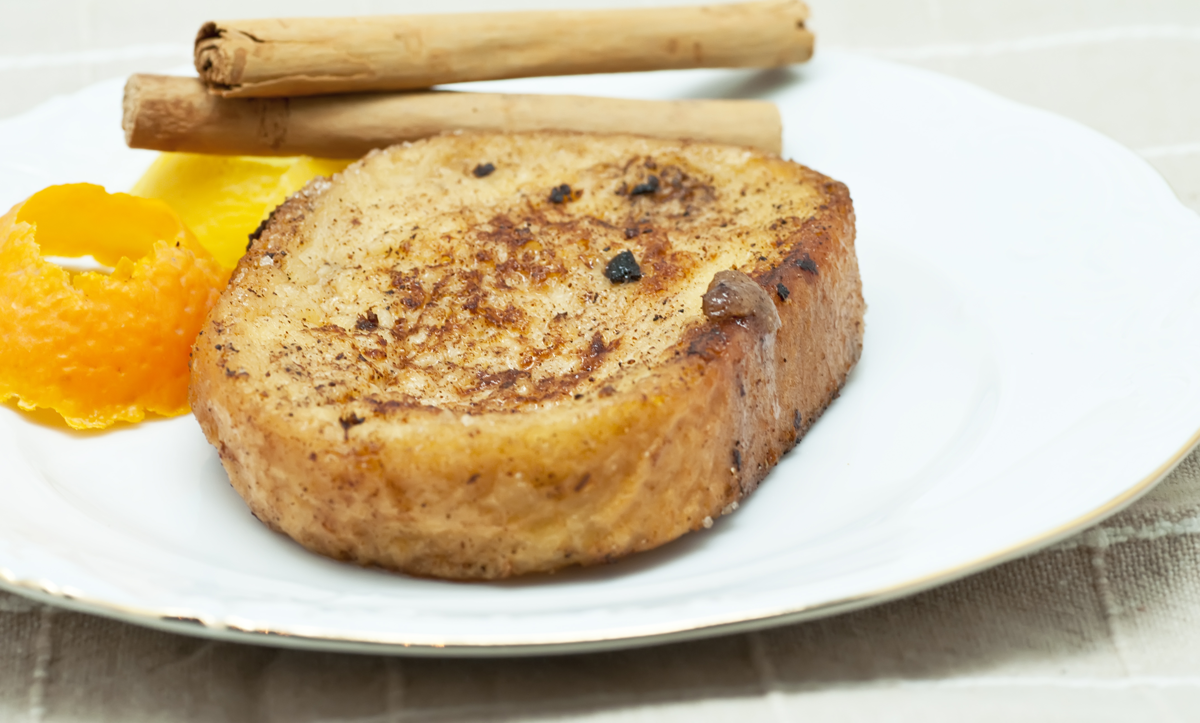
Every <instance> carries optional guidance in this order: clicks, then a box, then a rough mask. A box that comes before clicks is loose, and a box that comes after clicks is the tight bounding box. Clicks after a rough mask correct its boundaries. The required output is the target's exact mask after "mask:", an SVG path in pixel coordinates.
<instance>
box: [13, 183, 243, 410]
mask: <svg viewBox="0 0 1200 723" xmlns="http://www.w3.org/2000/svg"><path fill="white" fill-rule="evenodd" d="M43 255H48V256H64V257H79V256H87V255H90V256H92V257H93V258H94V259H96V261H98V262H100V263H101V264H105V265H108V266H111V267H113V271H112V273H111V274H104V273H99V272H96V271H87V272H82V273H72V272H70V271H68V270H66V269H64V268H62V267H60V266H58V265H56V264H53V263H51V262H50V261H47V260H46V259H45V258H43ZM228 276H229V272H228V270H227V269H225V268H223V267H221V265H220V264H218V263H217V262H216V260H214V259H213V258H212V256H211V255H210V254H209V253H208V252H207V251H205V250H204V248H203V247H202V246H201V245H200V244H199V243H198V242H197V240H196V238H195V237H194V236H193V235H192V234H191V232H190V231H188V229H187V227H185V226H184V225H183V223H182V222H181V221H180V219H179V217H178V216H177V215H176V214H175V213H174V212H173V211H172V210H171V209H170V207H168V206H167V205H166V204H164V203H163V202H161V201H156V200H151V199H145V198H136V197H134V196H129V195H126V194H123V193H116V194H108V193H106V192H105V191H104V189H103V188H101V187H100V186H94V185H92V184H87V183H76V184H70V185H64V186H50V187H49V188H46V189H44V190H42V191H39V192H38V193H36V194H34V195H33V196H31V197H30V198H29V199H28V200H26V201H25V202H24V203H21V204H17V205H16V206H14V207H13V209H12V210H11V211H9V212H8V213H7V214H5V215H4V216H3V217H0V309H3V310H4V313H2V314H0V339H2V340H3V344H0V401H7V400H8V399H10V398H12V397H16V398H17V404H18V405H19V406H20V407H21V408H23V409H27V410H32V409H34V408H36V407H46V408H50V409H54V410H56V411H57V412H58V413H59V414H61V415H62V416H63V418H64V419H65V420H66V422H67V424H69V425H70V426H72V427H74V428H76V429H84V428H99V427H106V426H109V425H111V424H113V423H114V422H117V421H128V422H137V421H140V420H142V419H143V418H144V417H145V413H146V412H154V413H157V414H162V415H166V416H171V415H177V414H183V413H185V412H187V411H188V399H187V390H188V358H189V356H190V354H191V348H192V341H193V340H194V339H195V338H196V334H197V332H198V331H199V330H200V326H201V324H202V323H203V321H204V317H205V315H206V314H207V313H208V310H209V309H210V308H211V307H212V305H213V304H214V303H216V301H217V297H218V296H219V295H220V293H221V289H222V288H224V286H225V282H226V280H227V278H228Z"/></svg>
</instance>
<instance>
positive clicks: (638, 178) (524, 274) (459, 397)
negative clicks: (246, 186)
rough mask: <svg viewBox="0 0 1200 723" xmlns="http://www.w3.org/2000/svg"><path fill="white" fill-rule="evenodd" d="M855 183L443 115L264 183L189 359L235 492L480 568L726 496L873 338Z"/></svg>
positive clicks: (490, 569) (385, 563)
mask: <svg viewBox="0 0 1200 723" xmlns="http://www.w3.org/2000/svg"><path fill="white" fill-rule="evenodd" d="M863 311H864V303H863V298H862V293H861V288H860V281H859V274H858V265H857V261H856V257H855V253H854V213H853V209H852V206H851V201H850V196H849V193H848V191H847V189H846V187H845V186H844V185H842V184H841V183H838V182H836V181H833V180H831V179H829V178H827V177H825V176H822V175H820V174H819V173H817V172H815V171H812V170H810V169H807V168H805V167H803V166H801V165H799V164H796V163H792V162H788V161H783V160H781V159H779V158H777V157H774V156H771V155H767V154H763V153H759V152H756V151H751V150H747V149H745V148H740V147H732V146H720V145H712V144H703V143H690V142H679V141H663V140H653V139H648V138H642V137H636V136H594V135H584V134H571V133H558V132H537V133H527V134H457V135H445V136H440V137H436V138H432V139H429V140H426V141H421V142H418V143H413V144H405V145H403V146H394V147H392V148H389V149H387V150H384V151H377V152H373V153H372V154H370V155H368V156H367V157H365V158H364V159H362V160H361V161H359V162H358V163H356V164H354V165H352V166H350V167H349V168H347V169H346V170H345V171H344V172H342V173H341V174H339V175H338V176H335V177H334V179H333V180H332V182H331V181H327V180H324V179H318V180H316V181H314V182H312V183H310V184H309V186H308V187H306V188H305V189H304V190H303V191H301V192H299V193H297V194H296V195H294V196H293V197H292V198H291V199H289V200H288V201H287V202H286V203H284V204H283V205H282V206H280V207H279V208H278V209H276V211H275V212H274V214H272V216H271V218H270V219H269V221H268V222H267V223H265V225H264V227H263V228H262V229H261V231H260V233H259V234H258V235H257V237H256V238H254V239H253V240H252V243H251V246H250V248H249V250H248V252H247V254H246V256H245V257H244V258H243V259H242V260H241V262H240V264H239V266H238V268H237V270H236V271H235V272H234V274H233V280H232V281H231V283H230V285H229V287H228V288H227V289H226V291H225V293H224V294H223V295H222V297H221V299H220V301H219V302H218V304H217V306H216V307H215V308H214V309H213V311H212V313H211V314H210V317H209V319H208V321H207V324H206V327H205V331H204V332H202V334H201V336H200V337H198V339H197V342H196V345H195V348H194V352H193V370H192V387H191V401H192V408H193V410H194V412H195V414H196V417H197V418H198V419H199V421H200V424H201V426H202V427H203V429H204V432H205V434H206V435H207V437H208V439H209V440H210V441H211V442H212V443H213V444H214V445H215V446H216V447H217V449H218V451H219V453H220V456H221V460H222V462H223V463H224V465H225V469H226V470H227V472H228V473H229V478H230V481H231V482H232V484H233V486H234V487H235V488H236V489H237V491H238V492H239V493H240V494H241V495H242V497H243V498H244V499H245V500H246V502H247V504H248V505H249V506H250V508H251V510H252V511H253V512H254V514H255V515H256V516H257V517H258V518H259V519H260V520H262V521H263V522H265V523H266V524H267V525H269V526H270V527H272V528H274V529H276V530H280V531H282V532H284V533H286V534H288V535H290V536H291V537H293V538H294V539H296V540H297V541H299V542H300V543H301V544H303V545H304V546H306V547H308V548H310V549H312V550H315V551H317V552H319V553H321V554H324V555H328V556H330V557H334V558H337V559H341V560H348V561H353V562H356V563H359V564H362V565H376V566H380V567H384V568H388V569H392V570H399V571H403V572H407V573H410V574H415V575H421V576H435V577H444V578H454V579H494V578H502V577H507V576H510V575H518V574H524V573H530V572H538V571H552V570H555V569H558V568H561V567H564V566H569V565H574V564H581V565H590V564H595V563H599V562H605V561H611V560H614V559H616V558H619V557H621V556H623V555H626V554H629V553H632V552H635V551H639V550H646V549H650V548H653V547H656V546H658V545H661V544H663V543H665V542H668V541H670V540H673V539H675V538H677V537H679V536H680V535H682V534H684V533H686V532H688V531H691V530H697V529H700V528H702V527H708V526H711V525H712V524H713V520H714V518H717V517H719V516H720V515H721V514H724V513H728V512H730V511H732V510H733V509H736V507H737V504H736V503H737V502H738V501H739V500H741V499H742V498H744V497H745V496H746V495H748V494H749V493H750V492H752V491H753V490H754V489H755V488H756V487H757V485H758V483H759V482H760V481H761V480H762V479H763V478H764V477H765V476H766V474H767V472H768V471H769V470H770V469H771V467H772V466H773V465H774V464H775V463H776V462H777V461H778V460H779V458H780V456H781V455H782V454H783V453H784V452H786V451H787V450H788V449H790V448H791V447H792V446H793V445H794V444H795V443H796V442H797V441H798V440H799V439H800V437H801V436H802V435H803V434H804V432H805V431H806V430H807V429H808V427H809V425H811V424H812V422H813V421H814V420H815V419H816V417H817V416H819V415H820V414H821V412H822V411H823V410H824V409H825V407H826V406H827V405H828V404H829V403H830V402H831V401H832V400H833V399H834V397H835V396H836V395H837V394H838V391H839V389H840V387H841V385H842V384H843V383H844V381H845V379H846V376H847V374H848V373H849V371H850V369H851V368H852V367H853V366H854V364H855V362H856V361H857V360H858V357H859V354H860V351H861V347H862V334H863Z"/></svg>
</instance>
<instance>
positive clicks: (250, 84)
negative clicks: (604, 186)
mask: <svg viewBox="0 0 1200 723" xmlns="http://www.w3.org/2000/svg"><path fill="white" fill-rule="evenodd" d="M807 17H808V8H807V7H806V6H805V5H804V3H803V2H800V0H769V1H767V2H749V3H740V4H734V5H715V6H708V7H675V8H652V9H624V10H590V11H555V12H514V13H475V14H460V15H391V16H375V17H351V18H291V19H273V20H230V21H220V22H209V23H205V25H204V26H203V27H202V28H201V29H200V32H199V34H198V35H197V36H196V57H195V62H196V70H197V71H199V73H200V77H201V78H203V79H204V81H205V82H206V83H207V84H208V85H209V87H210V88H211V89H212V91H213V92H214V93H217V94H219V95H222V96H225V97H229V98H251V97H260V98H261V97H280V96H297V95H317V94H323V93H349V92H359V91H371V90H411V89H415V88H428V87H430V86H433V85H439V84H442V83H457V82H463V81H471V80H494V79H497V78H518V77H526V76H537V75H579V74H585V73H615V72H625V71H636V70H660V69H665V68H717V67H730V68H751V67H777V66H781V65H786V64H789V63H798V62H802V61H805V60H808V59H809V58H810V57H811V56H812V50H813V36H812V33H810V32H809V31H808V30H807V29H805V27H804V21H805V20H806V19H807Z"/></svg>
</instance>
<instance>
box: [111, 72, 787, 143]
mask: <svg viewBox="0 0 1200 723" xmlns="http://www.w3.org/2000/svg"><path fill="white" fill-rule="evenodd" d="M121 125H122V127H123V128H124V129H125V142H126V143H127V144H128V145H129V147H131V148H148V149H151V150H157V151H189V152H192V153H213V154H226V155H256V156H294V155H309V156H318V157H323V158H355V157H357V156H361V155H363V154H364V153H366V152H367V151H369V150H371V149H373V148H383V147H386V146H390V145H393V144H395V143H400V142H403V141H411V140H416V139H418V138H426V137H428V136H432V135H436V134H438V133H441V132H444V131H449V130H477V131H532V130H547V129H557V130H572V131H583V132H591V133H633V134H637V135H644V136H653V137H656V138H690V139H693V140H700V141H711V142H715V143H728V144H731V145H741V146H750V147H752V148H758V149H761V150H765V151H768V152H770V153H779V151H780V148H781V134H782V125H781V122H780V118H779V110H778V109H777V108H776V107H775V105H774V104H772V103H767V102H765V101H757V100H671V101H658V100H621V99H616V98H591V97H584V96H563V95H503V94H495V93H455V92H444V91H425V92H417V93H359V94H347V95H329V96H314V97H306V98H231V99H226V98H218V97H214V96H213V95H211V94H210V93H208V92H207V90H206V89H205V87H204V84H203V83H202V82H200V81H199V80H198V79H196V78H182V77H173V76H161V75H134V76H131V77H130V79H129V82H128V83H126V85H125V103H124V117H123V119H122V123H121Z"/></svg>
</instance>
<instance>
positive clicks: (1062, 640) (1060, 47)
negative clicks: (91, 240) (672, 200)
mask: <svg viewBox="0 0 1200 723" xmlns="http://www.w3.org/2000/svg"><path fill="white" fill-rule="evenodd" d="M646 4H649V3H646ZM578 5H579V6H584V4H582V3H580V4H578ZM591 5H593V6H594V5H596V3H592V4H591ZM523 6H526V7H563V6H564V4H563V3H561V2H558V3H549V2H545V3H526V4H524V5H523ZM2 7H3V9H4V10H5V12H6V16H7V21H6V22H5V23H4V24H3V25H2V26H0V38H2V39H3V42H2V43H0V83H3V86H2V87H3V88H4V90H5V91H6V92H5V93H3V94H2V97H0V113H7V114H12V113H16V112H19V111H20V110H23V109H26V108H29V107H31V106H32V105H35V104H36V103H38V102H40V101H42V100H44V99H45V98H47V97H49V96H50V95H53V94H54V93H60V92H66V91H69V90H74V89H76V88H78V87H82V86H83V85H86V84H88V83H90V82H93V81H95V80H98V79H102V78H106V77H115V76H121V75H124V74H126V73H128V72H133V71H153V70H156V69H163V68H168V67H175V66H178V65H181V64H183V63H186V62H187V60H188V57H189V55H190V53H189V48H190V39H191V36H192V34H193V33H194V31H195V28H196V27H197V26H198V24H199V22H200V21H201V20H203V19H206V18H207V17H209V16H217V17H220V16H231V17H232V16H245V15H273V14H281V13H287V14H298V13H302V12H311V13H319V12H322V11H324V12H331V11H332V12H339V13H347V12H356V13H357V12H375V11H400V10H410V9H412V8H414V7H415V8H417V9H423V10H426V11H428V10H432V9H434V8H433V7H431V5H430V4H415V3H387V4H385V3H378V2H376V3H367V2H360V3H341V4H338V5H336V6H331V5H330V4H326V3H286V4H285V3H265V2H264V3H254V2H241V3H209V4H206V5H205V6H203V7H198V6H195V5H184V4H182V3H172V4H166V3H149V2H143V3H136V2H112V3H98V2H82V1H81V2H41V3H36V4H35V3H14V2H8V3H4V4H3V6H2ZM481 7H486V8H489V9H491V8H499V7H515V4H514V3H504V4H501V3H482V2H476V3H461V2H458V3H452V2H446V3H439V4H437V6H436V9H437V10H457V9H477V8H481ZM810 25H811V27H813V28H814V29H815V30H816V32H817V33H818V52H820V51H821V48H822V47H826V46H829V47H840V48H850V49H858V50H860V51H867V52H870V53H871V54H874V55H877V56H879V57H884V58H891V59H895V60H899V61H901V62H907V63H913V64H917V65H921V66H924V67H928V68H931V69H934V70H938V71H941V72H945V73H949V74H952V75H956V76H958V77H961V78H964V79H967V80H970V81H972V82H975V83H978V84H980V85H982V86H984V87H988V88H990V89H992V90H995V91H997V92H999V93H1001V94H1003V95H1006V96H1008V97H1010V98H1014V99H1016V100H1019V101H1022V102H1026V103H1029V104H1032V105H1035V106H1039V107H1042V108H1046V109H1049V110H1052V111H1054V112H1057V113H1061V114H1063V115H1066V116H1068V117H1072V118H1075V119H1076V120H1079V121H1081V122H1083V123H1085V124H1087V125H1090V126H1092V127H1093V128H1096V129H1098V130H1100V131H1102V132H1104V133H1106V134H1108V135H1109V136H1111V137H1113V138H1115V139H1116V140H1118V141H1120V142H1121V143H1123V144H1125V145H1127V146H1129V147H1131V148H1133V149H1134V150H1136V151H1138V152H1139V153H1140V154H1141V155H1142V156H1143V157H1145V158H1147V159H1148V160H1149V161H1150V162H1151V163H1153V164H1154V165H1155V167H1156V168H1157V169H1159V171H1160V172H1162V173H1163V175H1164V176H1165V177H1166V178H1167V180H1168V181H1169V182H1170V183H1171V184H1172V185H1173V187H1174V188H1175V190H1176V192H1177V193H1178V194H1179V195H1180V197H1181V198H1182V199H1183V200H1184V201H1185V203H1187V204H1188V205H1189V206H1190V207H1191V208H1193V209H1200V4H1198V3H1195V2H1183V1H1181V0H1177V1H1176V2H1133V1H1132V0H1130V1H1127V2H1087V1H1086V0H1058V1H1056V2H1035V1H1034V0H1027V1H1025V2H1021V1H1002V0H977V1H974V2H938V1H937V0H899V1H897V2H887V1H885V0H857V1H855V2H827V3H815V4H814V7H813V20H812V22H811V23H810ZM114 113H115V109H114ZM1133 243H1134V242H1132V241H1131V249H1132V251H1131V253H1134V254H1135V253H1136V246H1135V245H1133ZM1197 532H1200V465H1197V463H1196V459H1195V457H1193V458H1191V459H1189V460H1188V461H1187V462H1186V463H1185V465H1184V466H1183V467H1181V469H1180V471H1179V472H1177V473H1176V474H1175V475H1174V476H1173V477H1172V479H1171V480H1169V481H1168V483H1167V484H1166V485H1164V486H1163V487H1161V488H1160V489H1159V490H1157V491H1156V492H1155V493H1153V494H1152V495H1151V496H1150V497H1149V498H1147V499H1146V500H1144V501H1143V502H1141V503H1139V504H1138V505H1137V506H1136V507H1135V508H1134V509H1132V510H1130V511H1129V512H1127V513H1125V514H1124V515H1122V516H1121V517H1120V518H1119V519H1117V520H1114V521H1113V522H1111V523H1109V524H1106V525H1104V526H1103V527H1101V528H1098V529H1096V530H1094V531H1092V532H1089V533H1085V534H1083V535H1081V536H1079V537H1078V538H1075V539H1074V540H1072V541H1070V542H1068V543H1065V544H1064V545H1061V546H1059V547H1058V548H1056V549H1054V550H1051V551H1048V552H1045V553H1042V554H1039V555H1036V556H1034V557H1032V558H1029V559H1027V560H1022V561H1018V562H1015V563H1011V564H1009V565H1005V566H1003V567H1002V568H1000V569H998V570H995V571H992V572H989V573H985V574H983V575H979V576H976V577H974V578H971V579H969V580H966V581H964V582H961V583H957V584H955V585H952V586H949V587H947V588H943V589H941V590H937V591H934V592H931V593H927V594H924V595H921V596H918V597H916V598H912V599H910V600H906V601H901V602H898V603H893V604H889V605H886V606H883V607H882V608H877V609H874V610H870V611H865V612H862V613H854V614H851V615H846V616H842V617H839V618H835V619H833V620H829V621H823V622H818V623H811V624H804V625H797V626H792V627H790V628H785V629H782V630H779V631H775V632H772V633H761V634H751V635H743V636H732V637H727V638H722V639H719V640H714V641H708V642H704V643H693V644H685V645H675V646H668V647H665V648H657V649H652V650H646V651H631V652H627V653H619V654H605V655H591V656H580V657H573V658H545V659H535V660H528V661H520V662H489V663H484V662H464V661H444V662H438V663H430V662H426V661H398V660H393V659H385V658H371V657H360V656H338V655H322V654H307V653H285V652H279V651H273V650H266V649H260V648H246V647H242V646H235V645H227V644H213V643H207V642H202V641H196V640H192V639H189V638H182V637H176V636H170V635H165V634H159V633H152V632H148V631H142V630H140V629H137V628H131V627H128V626H121V625H118V624H113V623H108V622H105V621H100V620H98V619H94V618H90V617H87V616H81V615H74V614H65V613H56V612H54V611H53V610H51V609H48V608H41V607H39V606H34V605H30V604H28V603H26V602H24V601H22V600H19V599H16V598H9V597H0V720H10V719H11V720H114V721H115V720H122V721H124V720H214V721H215V720H362V721H368V720H372V721H374V720H380V721H383V720H427V719H430V720H432V719H437V720H476V719H505V720H507V719H525V718H531V717H536V718H539V719H571V720H622V721H626V720H628V721H632V720H663V719H668V720H726V719H729V718H734V717H737V718H744V719H750V720H780V721H783V720H797V721H798V720H810V719H815V720H880V719H889V718H890V719H895V720H918V719H919V720H964V719H973V720H1012V719H1026V720H1071V719H1074V720H1190V719H1194V718H1196V717H1197V714H1198V712H1200V655H1198V654H1197V653H1196V652H1195V651H1197V650H1200V574H1198V573H1197V569H1198V568H1200V545H1198V544H1197V540H1196V533H1197Z"/></svg>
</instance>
